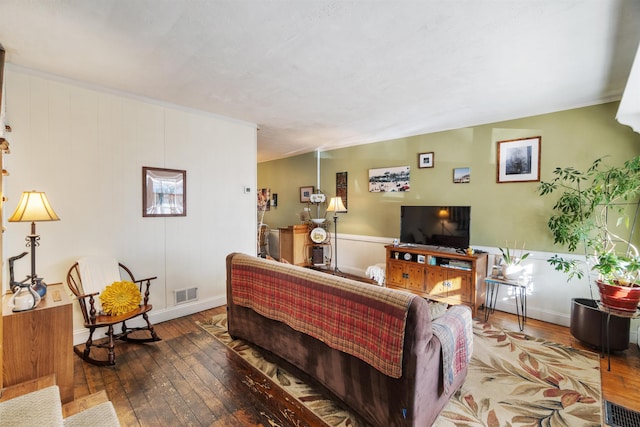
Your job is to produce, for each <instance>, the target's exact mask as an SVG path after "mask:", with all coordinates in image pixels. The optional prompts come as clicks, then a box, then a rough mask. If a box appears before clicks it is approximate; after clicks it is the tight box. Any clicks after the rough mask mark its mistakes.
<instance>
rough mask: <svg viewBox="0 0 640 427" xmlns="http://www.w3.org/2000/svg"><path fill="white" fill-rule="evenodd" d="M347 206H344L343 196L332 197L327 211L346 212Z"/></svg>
mask: <svg viewBox="0 0 640 427" xmlns="http://www.w3.org/2000/svg"><path fill="white" fill-rule="evenodd" d="M346 211H347V208H345V207H344V203H342V197H332V198H331V200H330V201H329V206H328V207H327V212H335V213H339V212H346Z"/></svg>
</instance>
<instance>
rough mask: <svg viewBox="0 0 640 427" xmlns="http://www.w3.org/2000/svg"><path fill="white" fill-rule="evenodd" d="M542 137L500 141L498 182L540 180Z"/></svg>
mask: <svg viewBox="0 0 640 427" xmlns="http://www.w3.org/2000/svg"><path fill="white" fill-rule="evenodd" d="M541 141H542V137H541V136H534V137H530V138H521V139H512V140H508V141H498V150H497V154H498V159H497V171H496V182H498V183H505V182H531V181H540V146H541Z"/></svg>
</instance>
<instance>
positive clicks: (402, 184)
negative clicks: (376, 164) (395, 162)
mask: <svg viewBox="0 0 640 427" xmlns="http://www.w3.org/2000/svg"><path fill="white" fill-rule="evenodd" d="M410 170H411V168H410V167H409V166H397V167H391V168H380V169H369V192H370V193H384V192H396V191H409V189H410V180H409V177H410Z"/></svg>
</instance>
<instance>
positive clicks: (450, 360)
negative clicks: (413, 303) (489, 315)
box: [431, 305, 473, 393]
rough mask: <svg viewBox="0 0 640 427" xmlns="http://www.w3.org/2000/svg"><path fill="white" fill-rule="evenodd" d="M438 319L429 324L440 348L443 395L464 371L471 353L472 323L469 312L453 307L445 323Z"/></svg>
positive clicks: (440, 318)
mask: <svg viewBox="0 0 640 427" xmlns="http://www.w3.org/2000/svg"><path fill="white" fill-rule="evenodd" d="M443 319H444V317H439V318H437V319H435V320H434V321H433V322H432V323H431V327H432V329H433V334H434V335H435V336H436V337H438V339H439V340H440V344H441V346H442V373H443V375H442V377H443V384H444V391H445V393H449V387H450V386H451V384H453V382H454V381H455V378H456V376H457V375H458V373H460V372H462V371H464V369H465V368H466V367H467V364H468V363H469V360H470V359H471V353H473V322H472V319H471V310H470V309H469V307H466V306H463V305H455V306H453V307H451V308H449V309H448V310H447V316H446V321H445V320H443Z"/></svg>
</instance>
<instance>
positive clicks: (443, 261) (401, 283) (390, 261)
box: [385, 245, 487, 317]
mask: <svg viewBox="0 0 640 427" xmlns="http://www.w3.org/2000/svg"><path fill="white" fill-rule="evenodd" d="M385 248H386V250H387V272H386V283H387V286H388V287H390V288H400V289H405V290H407V291H410V292H413V293H415V294H417V295H420V296H422V297H424V298H427V299H431V300H434V301H440V302H445V303H448V304H465V305H468V306H469V307H471V310H472V311H473V316H474V317H476V315H477V310H478V308H479V307H480V306H481V305H483V304H484V296H485V288H484V278H485V277H486V275H487V254H486V253H480V254H474V255H466V254H462V253H458V252H456V251H455V250H453V249H450V250H449V249H442V248H435V247H432V246H420V245H416V246H407V245H399V246H386V247H385Z"/></svg>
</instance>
